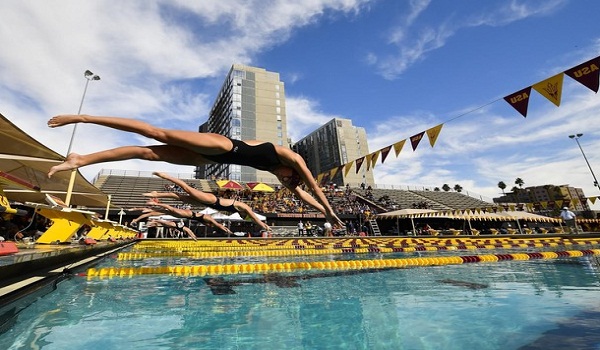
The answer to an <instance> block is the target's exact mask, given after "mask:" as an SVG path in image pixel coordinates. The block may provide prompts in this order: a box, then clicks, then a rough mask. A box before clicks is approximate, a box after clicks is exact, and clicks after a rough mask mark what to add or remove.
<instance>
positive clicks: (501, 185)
mask: <svg viewBox="0 0 600 350" xmlns="http://www.w3.org/2000/svg"><path fill="white" fill-rule="evenodd" d="M498 188H500V189H501V190H502V194H503V195H506V192H504V190H505V189H506V184H505V183H504V181H500V182H498Z"/></svg>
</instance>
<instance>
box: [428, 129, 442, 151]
mask: <svg viewBox="0 0 600 350" xmlns="http://www.w3.org/2000/svg"><path fill="white" fill-rule="evenodd" d="M442 126H444V124H440V125H438V126H434V127H433V128H431V129H429V130H427V137H429V144H430V145H431V147H433V145H435V141H437V138H438V136H439V135H440V131H442Z"/></svg>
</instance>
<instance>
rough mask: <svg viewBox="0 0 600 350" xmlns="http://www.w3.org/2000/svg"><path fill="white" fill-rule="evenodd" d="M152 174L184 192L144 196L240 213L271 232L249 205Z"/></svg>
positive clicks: (163, 175) (177, 180) (147, 194)
mask: <svg viewBox="0 0 600 350" xmlns="http://www.w3.org/2000/svg"><path fill="white" fill-rule="evenodd" d="M152 174H154V175H156V176H158V177H160V178H163V179H165V180H168V181H171V182H173V183H174V184H176V185H178V186H179V187H180V188H181V189H182V190H183V193H178V192H156V191H152V192H149V193H144V194H143V195H144V196H146V197H151V198H173V199H178V200H180V201H182V202H185V203H189V204H194V203H201V204H204V205H207V206H209V207H211V208H213V209H216V210H220V211H226V212H229V213H240V216H241V217H242V218H248V219H250V220H251V221H253V222H254V223H255V224H257V225H258V226H260V228H261V229H263V230H266V231H271V228H270V227H269V226H268V225H267V224H265V223H264V222H262V221H260V219H259V218H258V216H256V213H255V212H254V211H253V210H252V208H250V206H249V205H248V204H246V203H244V202H242V201H238V200H235V199H224V198H219V197H217V196H215V195H214V194H212V193H207V192H202V191H200V190H198V189H195V188H192V187H191V186H189V185H188V184H187V183H186V182H185V181H183V180H181V179H177V178H174V177H171V176H169V175H167V174H164V173H160V172H153V173H152Z"/></svg>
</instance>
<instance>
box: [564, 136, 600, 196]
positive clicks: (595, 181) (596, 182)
mask: <svg viewBox="0 0 600 350" xmlns="http://www.w3.org/2000/svg"><path fill="white" fill-rule="evenodd" d="M581 136H583V134H576V135H569V138H570V139H574V140H575V142H577V146H579V150H580V151H581V154H582V155H583V159H585V162H586V164H587V166H588V168H590V173H592V177H593V178H594V186H595V187H598V189H600V184H598V179H596V175H594V170H592V166H591V165H590V162H589V161H588V159H587V157H586V156H585V152H583V148H581V144H580V143H579V138H580V137H581Z"/></svg>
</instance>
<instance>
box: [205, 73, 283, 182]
mask: <svg viewBox="0 0 600 350" xmlns="http://www.w3.org/2000/svg"><path fill="white" fill-rule="evenodd" d="M286 125H287V123H286V110H285V89H284V84H283V82H281V81H280V80H279V73H274V72H269V71H266V70H265V69H263V68H256V67H250V66H245V65H240V64H234V65H233V66H232V67H231V69H230V71H229V74H227V77H226V78H225V82H224V83H223V86H222V87H221V90H220V91H219V93H218V94H217V97H216V99H215V102H214V104H213V106H212V108H211V111H210V114H209V117H208V121H207V122H206V123H205V124H203V125H202V126H200V130H199V131H200V132H212V133H217V134H221V135H225V136H228V137H230V138H232V139H238V140H261V141H268V142H271V143H273V144H275V145H279V146H285V147H290V143H289V140H288V138H287V127H286ZM196 176H197V177H199V178H213V177H214V178H224V179H230V180H235V181H241V182H252V181H262V182H267V183H278V181H277V178H276V177H275V176H274V175H272V174H271V173H269V172H266V171H260V170H256V169H254V168H252V167H248V166H241V165H232V164H209V165H204V166H200V167H198V168H197V169H196Z"/></svg>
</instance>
